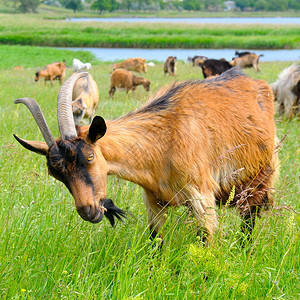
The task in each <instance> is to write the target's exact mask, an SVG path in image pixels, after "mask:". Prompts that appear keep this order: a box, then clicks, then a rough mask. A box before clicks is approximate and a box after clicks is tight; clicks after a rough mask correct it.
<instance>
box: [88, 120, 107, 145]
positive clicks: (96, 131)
mask: <svg viewBox="0 0 300 300" xmlns="http://www.w3.org/2000/svg"><path fill="white" fill-rule="evenodd" d="M105 132H106V124H105V121H104V119H103V118H102V117H99V116H96V117H95V118H94V119H93V121H92V124H91V126H90V128H89V132H88V138H89V139H90V141H91V142H92V143H95V142H96V141H97V140H99V139H100V138H102V137H103V136H104V134H105Z"/></svg>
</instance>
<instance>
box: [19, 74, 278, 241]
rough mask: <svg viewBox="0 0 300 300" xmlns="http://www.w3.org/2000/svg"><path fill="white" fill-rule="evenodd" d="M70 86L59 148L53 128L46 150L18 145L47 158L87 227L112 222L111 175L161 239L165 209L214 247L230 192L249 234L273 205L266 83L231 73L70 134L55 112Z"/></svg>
mask: <svg viewBox="0 0 300 300" xmlns="http://www.w3.org/2000/svg"><path fill="white" fill-rule="evenodd" d="M73 76H74V75H73ZM77 76H81V75H77ZM76 80H77V78H76V77H72V78H70V79H69V80H68V81H67V82H66V83H65V84H64V86H63V87H62V90H63V91H61V92H60V95H59V97H58V123H59V128H60V133H61V138H59V139H57V140H56V141H55V140H54V138H53V137H52V135H51V134H50V131H49V130H48V131H46V133H44V134H43V136H44V138H45V140H46V143H44V142H34V141H25V140H23V139H20V138H18V137H16V136H15V137H16V139H17V140H18V141H19V142H20V143H21V144H22V145H23V146H24V147H25V148H27V149H29V150H31V151H34V152H37V153H39V154H42V155H45V156H46V158H47V166H48V170H49V173H50V174H51V175H52V176H54V177H55V178H57V179H58V180H60V181H62V182H63V183H64V184H65V185H66V186H67V187H68V189H69V190H70V192H71V193H72V195H73V197H74V199H75V205H76V208H77V211H78V213H79V214H80V216H81V217H82V218H83V219H85V220H88V221H90V222H93V223H97V222H99V221H101V219H102V217H103V215H106V214H111V212H112V210H110V209H109V208H108V207H109V205H108V204H107V200H106V199H107V198H106V181H107V178H106V177H107V175H116V176H118V177H120V178H123V179H125V180H129V181H132V182H134V183H136V184H138V185H140V186H141V187H142V188H143V190H144V203H145V205H146V208H147V213H148V222H149V226H150V229H151V233H152V237H155V235H156V234H157V233H161V234H162V228H163V226H164V223H165V214H166V213H167V210H168V207H169V206H175V207H178V206H181V205H183V206H186V207H188V208H189V209H191V210H192V211H193V213H194V215H195V217H196V219H197V220H198V221H199V222H200V224H201V228H202V229H203V232H204V233H205V235H206V237H207V239H208V240H211V239H212V236H213V234H214V232H215V230H216V228H217V226H218V218H217V213H216V207H217V205H219V204H221V203H226V202H227V200H228V198H229V194H230V192H231V191H232V188H233V186H235V191H236V192H235V195H234V198H233V200H232V201H231V202H230V203H229V204H230V205H231V206H235V207H237V209H238V210H239V212H240V214H241V216H242V218H243V219H244V222H245V223H246V224H248V225H249V226H250V230H249V231H250V232H251V229H252V227H253V224H254V221H255V216H257V215H258V214H259V213H260V211H261V210H262V209H264V208H268V207H269V206H270V205H271V204H272V197H271V191H272V188H273V187H274V181H275V178H276V174H277V167H278V158H277V152H276V151H274V150H275V141H276V133H275V131H276V128H275V124H274V120H273V115H274V108H273V93H272V90H271V88H270V87H269V86H268V85H267V84H266V83H265V82H264V81H260V80H254V79H251V78H248V77H246V76H245V75H244V74H243V73H241V72H239V71H238V70H234V69H232V70H229V71H227V72H225V73H223V74H221V75H220V76H218V77H215V78H212V79H207V80H203V81H200V80H196V81H185V82H179V83H176V84H173V85H171V86H168V87H166V88H164V89H162V90H160V91H159V92H158V93H157V95H156V96H155V97H154V98H153V99H151V100H149V101H148V102H147V103H146V104H145V105H144V106H142V107H141V108H139V109H137V110H136V111H133V112H130V113H128V114H127V115H125V116H122V117H120V118H118V119H115V120H108V121H104V120H103V118H101V117H99V116H96V117H95V118H94V119H93V122H92V124H91V125H90V126H84V127H78V128H77V129H76V130H75V126H74V123H73V124H72V121H73V118H72V113H71V112H64V111H62V108H63V107H61V106H64V107H66V105H65V103H68V102H69V101H71V100H70V99H71V94H72V88H73V85H74V81H76ZM61 93H62V94H61ZM22 101H23V102H22ZM17 102H18V103H19V102H22V103H25V100H24V99H21V100H20V99H19V100H17ZM25 104H26V103H25ZM66 114H68V115H69V117H68V118H67V117H66ZM62 116H63V117H62ZM39 127H40V128H42V127H43V126H39ZM44 127H45V126H44Z"/></svg>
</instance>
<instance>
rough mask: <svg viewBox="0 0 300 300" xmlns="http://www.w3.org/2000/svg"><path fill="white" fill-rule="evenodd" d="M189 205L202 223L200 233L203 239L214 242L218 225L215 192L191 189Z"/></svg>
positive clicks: (206, 241)
mask: <svg viewBox="0 0 300 300" xmlns="http://www.w3.org/2000/svg"><path fill="white" fill-rule="evenodd" d="M190 192H191V194H190V196H189V199H188V200H187V206H188V207H189V208H190V209H191V210H192V212H193V213H194V216H195V218H196V219H197V221H198V222H199V224H200V227H201V230H198V233H197V234H198V235H200V232H201V231H202V232H201V235H202V240H203V241H204V242H205V243H206V245H207V244H209V243H211V242H212V238H213V235H214V233H215V230H216V228H217V226H218V219H217V213H216V203H215V197H214V195H213V193H211V192H209V193H199V192H198V191H197V190H196V189H193V190H192V191H190Z"/></svg>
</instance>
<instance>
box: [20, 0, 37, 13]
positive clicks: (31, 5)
mask: <svg viewBox="0 0 300 300" xmlns="http://www.w3.org/2000/svg"><path fill="white" fill-rule="evenodd" d="M19 2H20V6H19V9H20V10H21V11H22V12H23V13H27V12H34V13H35V12H37V11H36V9H37V7H38V6H39V4H40V1H39V0H19Z"/></svg>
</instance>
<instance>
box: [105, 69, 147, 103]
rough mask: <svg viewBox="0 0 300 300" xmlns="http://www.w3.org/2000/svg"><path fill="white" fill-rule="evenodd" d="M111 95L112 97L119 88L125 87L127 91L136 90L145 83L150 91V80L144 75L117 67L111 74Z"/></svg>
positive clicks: (145, 86)
mask: <svg viewBox="0 0 300 300" xmlns="http://www.w3.org/2000/svg"><path fill="white" fill-rule="evenodd" d="M110 81H111V84H110V89H109V96H110V97H112V96H113V95H114V93H115V92H116V89H117V88H121V89H125V90H126V93H128V92H129V91H131V90H132V91H134V90H135V89H136V87H137V86H138V85H143V87H144V88H145V90H146V91H147V92H148V91H149V89H150V81H149V80H148V79H146V78H144V77H137V76H135V75H134V74H132V73H131V72H129V71H126V70H122V69H116V70H114V71H113V72H112V73H111V76H110Z"/></svg>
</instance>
